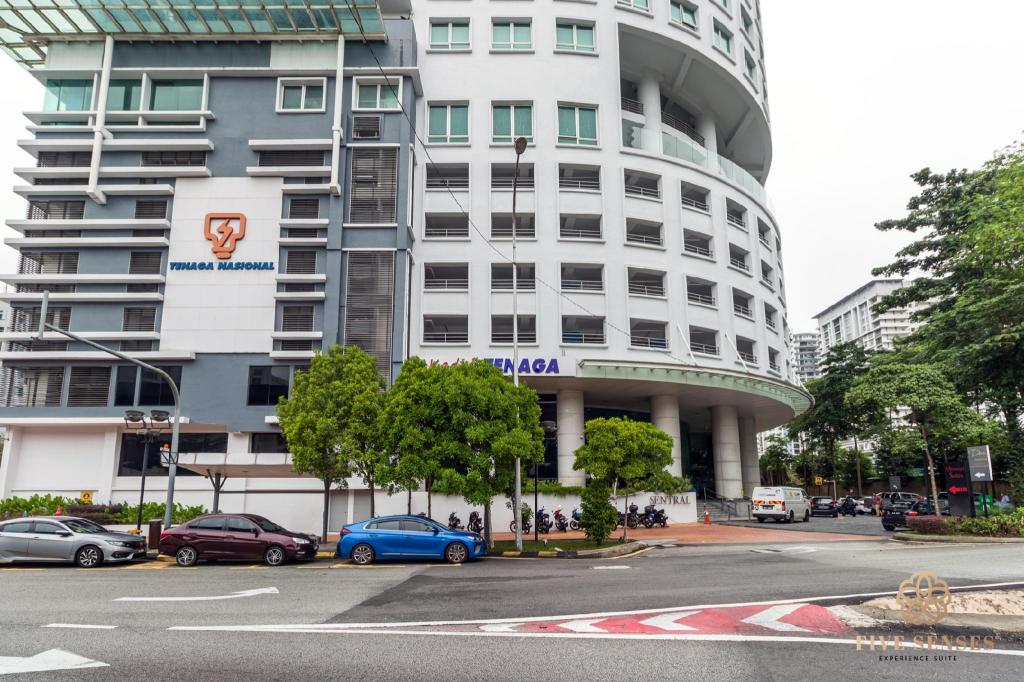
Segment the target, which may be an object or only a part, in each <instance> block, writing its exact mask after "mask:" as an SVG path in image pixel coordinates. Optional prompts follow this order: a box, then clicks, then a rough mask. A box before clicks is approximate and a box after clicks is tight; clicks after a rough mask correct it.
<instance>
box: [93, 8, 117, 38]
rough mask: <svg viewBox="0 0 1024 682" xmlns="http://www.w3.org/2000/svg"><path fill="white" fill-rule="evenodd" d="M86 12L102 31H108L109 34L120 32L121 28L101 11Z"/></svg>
mask: <svg viewBox="0 0 1024 682" xmlns="http://www.w3.org/2000/svg"><path fill="white" fill-rule="evenodd" d="M86 12H88V14H89V16H90V17H91V18H92V20H93V21H95V22H96V24H97V25H98V26H99V27H100V28H101V29H102V30H104V31H108V32H110V33H120V32H121V27H120V26H118V25H117V23H116V22H115V21H114V20H113V19H111V18H110V15H109V14H107V13H106V12H104V11H103V10H101V9H87V10H86Z"/></svg>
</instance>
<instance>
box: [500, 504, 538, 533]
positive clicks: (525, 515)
mask: <svg viewBox="0 0 1024 682" xmlns="http://www.w3.org/2000/svg"><path fill="white" fill-rule="evenodd" d="M505 507H506V508H508V509H512V502H511V501H509V502H506V503H505ZM520 517H521V518H522V520H523V533H524V534H525V533H529V532H530V529H531V528H533V525H532V523H531V521H530V508H529V507H528V506H527V505H526V503H525V502H524V503H523V508H522V512H521V513H520ZM508 529H509V531H511V532H513V533H515V532H516V522H515V520H512V521H509V523H508Z"/></svg>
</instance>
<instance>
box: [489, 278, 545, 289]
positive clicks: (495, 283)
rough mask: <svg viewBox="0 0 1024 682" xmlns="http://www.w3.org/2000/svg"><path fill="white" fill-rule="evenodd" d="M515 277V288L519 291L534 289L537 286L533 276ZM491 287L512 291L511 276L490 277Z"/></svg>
mask: <svg viewBox="0 0 1024 682" xmlns="http://www.w3.org/2000/svg"><path fill="white" fill-rule="evenodd" d="M516 279H517V281H516V288H517V289H518V290H519V291H534V290H535V289H536V288H537V280H535V279H534V278H533V277H518V278H516ZM491 289H493V290H494V291H512V278H511V277H492V278H491Z"/></svg>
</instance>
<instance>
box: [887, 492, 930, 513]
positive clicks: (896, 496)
mask: <svg viewBox="0 0 1024 682" xmlns="http://www.w3.org/2000/svg"><path fill="white" fill-rule="evenodd" d="M921 499H923V498H922V496H921V495H918V494H917V493H907V492H898V491H893V492H887V493H882V511H883V513H884V511H885V510H886V509H891V508H903V509H909V508H910V506H911V505H912V504H914V503H915V502H917V501H919V500H921Z"/></svg>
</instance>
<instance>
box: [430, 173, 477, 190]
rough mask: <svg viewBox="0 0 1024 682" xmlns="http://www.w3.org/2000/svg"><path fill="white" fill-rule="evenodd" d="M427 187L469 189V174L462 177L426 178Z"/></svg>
mask: <svg viewBox="0 0 1024 682" xmlns="http://www.w3.org/2000/svg"><path fill="white" fill-rule="evenodd" d="M427 189H469V176H468V175H467V176H466V177H464V178H431V177H428V178H427Z"/></svg>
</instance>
